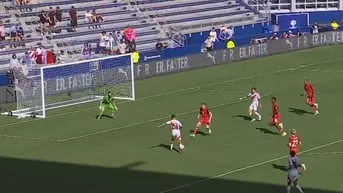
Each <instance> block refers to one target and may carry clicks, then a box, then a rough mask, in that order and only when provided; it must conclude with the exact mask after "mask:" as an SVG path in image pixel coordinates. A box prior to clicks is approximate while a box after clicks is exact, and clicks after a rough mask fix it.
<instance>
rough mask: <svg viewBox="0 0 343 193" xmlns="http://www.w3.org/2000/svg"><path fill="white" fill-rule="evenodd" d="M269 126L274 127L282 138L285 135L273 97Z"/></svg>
mask: <svg viewBox="0 0 343 193" xmlns="http://www.w3.org/2000/svg"><path fill="white" fill-rule="evenodd" d="M269 124H270V125H272V126H275V127H276V128H277V129H278V130H279V131H280V133H281V135H282V136H286V135H287V133H286V132H285V131H284V129H283V124H282V123H281V116H280V111H279V105H278V104H277V102H276V98H275V97H272V119H271V120H270V123H269Z"/></svg>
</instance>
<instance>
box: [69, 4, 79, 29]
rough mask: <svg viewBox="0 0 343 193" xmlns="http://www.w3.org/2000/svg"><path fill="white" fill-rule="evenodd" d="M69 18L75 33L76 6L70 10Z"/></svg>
mask: <svg viewBox="0 0 343 193" xmlns="http://www.w3.org/2000/svg"><path fill="white" fill-rule="evenodd" d="M69 17H70V21H71V23H70V24H71V27H72V28H73V30H74V31H75V28H76V26H77V12H76V9H75V7H74V6H71V9H70V10H69Z"/></svg>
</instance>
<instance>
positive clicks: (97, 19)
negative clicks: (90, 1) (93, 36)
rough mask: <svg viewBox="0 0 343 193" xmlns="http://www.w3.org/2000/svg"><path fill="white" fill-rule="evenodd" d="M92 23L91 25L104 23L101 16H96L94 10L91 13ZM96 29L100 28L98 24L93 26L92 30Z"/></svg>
mask: <svg viewBox="0 0 343 193" xmlns="http://www.w3.org/2000/svg"><path fill="white" fill-rule="evenodd" d="M92 22H93V23H102V22H104V19H103V18H102V16H101V15H98V14H97V13H96V10H95V9H93V11H92ZM98 27H99V28H101V26H100V24H98V25H95V26H93V28H98Z"/></svg>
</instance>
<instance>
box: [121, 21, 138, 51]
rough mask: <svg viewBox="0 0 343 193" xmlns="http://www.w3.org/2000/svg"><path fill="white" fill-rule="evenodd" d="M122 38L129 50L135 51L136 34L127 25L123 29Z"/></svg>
mask: <svg viewBox="0 0 343 193" xmlns="http://www.w3.org/2000/svg"><path fill="white" fill-rule="evenodd" d="M124 37H125V41H126V44H127V45H128V49H129V50H134V49H136V32H135V31H134V30H133V29H132V28H131V26H130V25H128V26H127V27H126V28H125V29H124Z"/></svg>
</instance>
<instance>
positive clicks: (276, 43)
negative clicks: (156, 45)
mask: <svg viewBox="0 0 343 193" xmlns="http://www.w3.org/2000/svg"><path fill="white" fill-rule="evenodd" d="M340 43H343V32H341V31H337V32H325V33H319V34H311V35H305V36H299V37H294V38H289V39H281V40H273V41H270V42H266V43H261V44H251V45H247V46H241V47H236V48H234V49H223V50H217V51H211V52H204V53H199V54H193V55H188V56H183V57H175V58H171V59H165V60H157V61H151V62H141V63H138V64H136V65H135V66H134V74H135V78H136V79H139V78H147V77H151V76H157V75H164V74H169V73H175V72H182V71H185V70H190V69H196V68H202V67H208V66H213V65H218V64H227V63H230V62H232V61H238V60H245V59H251V58H255V57H261V56H267V55H273V54H280V53H284V52H290V51H294V50H300V49H306V48H311V47H315V46H323V45H327V44H340Z"/></svg>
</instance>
